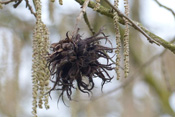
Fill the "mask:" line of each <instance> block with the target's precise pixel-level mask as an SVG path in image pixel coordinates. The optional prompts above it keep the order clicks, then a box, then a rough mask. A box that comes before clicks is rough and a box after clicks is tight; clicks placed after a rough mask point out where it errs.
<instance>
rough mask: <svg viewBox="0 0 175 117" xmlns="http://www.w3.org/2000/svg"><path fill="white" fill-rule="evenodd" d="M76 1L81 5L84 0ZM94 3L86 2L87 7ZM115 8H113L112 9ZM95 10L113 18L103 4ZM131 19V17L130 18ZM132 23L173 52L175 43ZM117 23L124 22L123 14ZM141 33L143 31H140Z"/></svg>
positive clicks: (91, 6) (109, 10) (92, 6)
mask: <svg viewBox="0 0 175 117" xmlns="http://www.w3.org/2000/svg"><path fill="white" fill-rule="evenodd" d="M75 1H76V2H78V3H79V4H80V5H82V4H83V3H84V1H85V0H75ZM95 5H96V4H95V3H94V2H92V1H90V2H89V4H88V7H90V8H92V9H93V8H94V7H95ZM114 10H115V9H114ZM97 12H99V13H101V14H103V15H105V16H107V17H110V18H113V13H112V12H111V9H108V8H105V7H104V6H102V5H100V7H99V9H98V10H97ZM130 20H131V19H130ZM131 21H132V22H133V23H134V24H136V25H137V27H136V26H134V25H133V24H131V27H133V28H135V29H136V30H138V31H139V32H140V30H139V29H138V27H140V28H141V29H142V30H143V31H144V32H145V33H146V34H147V35H149V36H150V37H151V38H152V39H153V40H154V41H155V42H157V43H159V44H160V45H162V46H163V47H164V48H166V49H168V50H170V51H172V52H173V53H174V54H175V45H174V44H173V43H170V42H168V41H165V40H164V39H162V38H161V37H159V36H157V35H155V34H154V33H152V32H150V31H149V30H147V29H146V28H145V27H144V26H142V24H140V23H138V22H136V21H133V20H131ZM119 23H120V24H123V25H124V24H125V21H124V20H123V16H121V15H119ZM142 34H143V33H142Z"/></svg>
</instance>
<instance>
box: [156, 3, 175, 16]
mask: <svg viewBox="0 0 175 117" xmlns="http://www.w3.org/2000/svg"><path fill="white" fill-rule="evenodd" d="M154 1H155V2H156V3H157V4H158V5H159V6H160V7H163V8H165V9H166V10H168V11H170V12H171V13H172V15H173V16H174V18H175V12H174V11H173V10H172V9H171V8H169V7H167V6H165V5H163V4H161V3H160V2H159V1H158V0H154Z"/></svg>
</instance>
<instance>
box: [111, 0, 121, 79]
mask: <svg viewBox="0 0 175 117" xmlns="http://www.w3.org/2000/svg"><path fill="white" fill-rule="evenodd" d="M118 3H119V0H114V6H115V7H117V8H118ZM113 20H114V26H115V31H116V45H117V47H116V51H115V53H116V68H115V71H116V73H117V80H119V79H120V70H119V66H120V60H121V55H120V51H121V40H120V30H119V24H118V20H119V17H118V14H117V12H114V17H113Z"/></svg>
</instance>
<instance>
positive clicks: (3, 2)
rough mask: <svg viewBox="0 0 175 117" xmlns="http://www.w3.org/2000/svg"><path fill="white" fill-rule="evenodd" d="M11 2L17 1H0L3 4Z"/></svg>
mask: <svg viewBox="0 0 175 117" xmlns="http://www.w3.org/2000/svg"><path fill="white" fill-rule="evenodd" d="M11 2H15V0H9V1H0V3H1V4H5V5H6V4H9V3H11Z"/></svg>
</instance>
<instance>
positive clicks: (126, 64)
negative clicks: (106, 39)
mask: <svg viewBox="0 0 175 117" xmlns="http://www.w3.org/2000/svg"><path fill="white" fill-rule="evenodd" d="M124 4H125V15H126V16H127V17H128V16H129V4H128V0H124ZM124 20H125V33H124V72H125V78H127V77H128V74H129V25H128V23H129V22H128V20H126V19H124Z"/></svg>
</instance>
